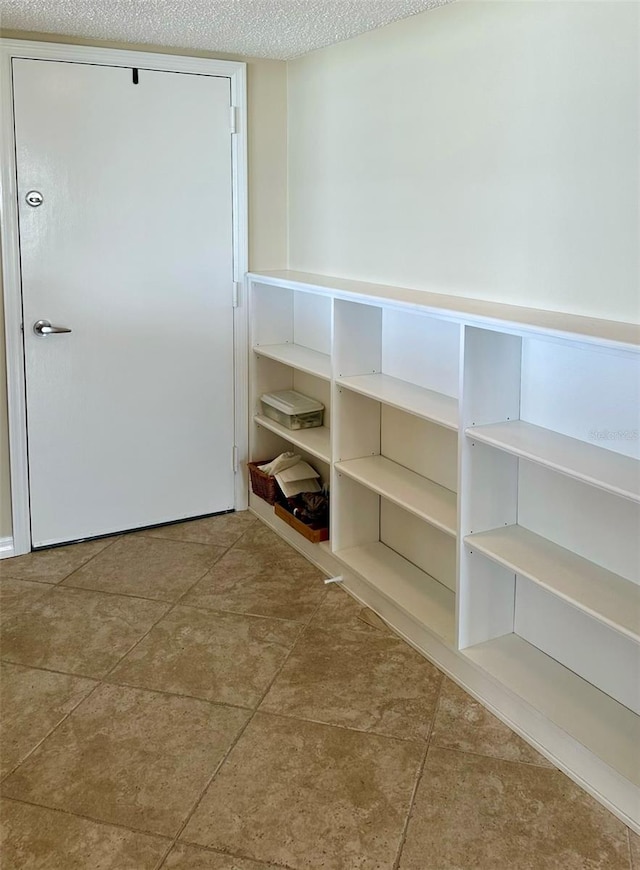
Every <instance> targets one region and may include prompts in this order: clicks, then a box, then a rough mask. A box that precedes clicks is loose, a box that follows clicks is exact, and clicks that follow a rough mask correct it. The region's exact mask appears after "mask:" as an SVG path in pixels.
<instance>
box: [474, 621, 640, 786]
mask: <svg viewBox="0 0 640 870" xmlns="http://www.w3.org/2000/svg"><path fill="white" fill-rule="evenodd" d="M463 652H464V655H465V656H466V657H467V658H469V659H470V660H471V661H473V662H475V664H477V665H479V666H480V667H481V668H483V669H484V670H485V671H487V672H488V673H490V674H491V676H493V677H494V678H495V679H497V680H498V681H499V682H500V683H502V684H503V685H505V686H506V687H507V688H509V689H510V690H511V691H512V692H513V693H514V694H516V695H518V696H520V697H521V698H523V699H524V700H525V701H527V702H528V703H529V704H531V705H532V706H533V707H534V708H535V709H536V710H538V711H539V712H540V713H541V714H542V715H543V716H546V717H547V718H548V719H550V720H551V721H552V722H554V723H555V724H556V725H558V726H559V727H560V728H562V729H563V730H564V731H566V732H567V733H568V734H570V735H571V736H572V737H573V738H574V739H576V740H577V741H578V742H580V743H581V744H582V745H583V746H585V747H587V749H589V750H591V751H592V752H593V753H594V754H595V755H596V756H598V757H599V758H601V759H602V760H603V761H605V762H606V763H607V764H609V765H610V766H611V767H612V768H613V769H614V770H616V771H617V772H618V773H620V774H621V775H622V776H624V777H625V778H627V779H629V780H630V781H631V782H633V783H634V784H635V785H640V752H638V747H639V746H640V718H639V717H638V716H636V715H634V713H632V712H631V711H630V710H629V709H627V708H626V707H624V706H623V705H622V704H619V703H618V702H617V701H614V700H613V699H612V698H610V697H609V696H608V695H605V694H604V692H601V691H600V690H599V689H596V688H595V686H592V685H591V683H588V682H587V681H586V680H583V679H582V678H581V677H579V676H577V675H576V674H574V673H573V672H572V671H570V670H569V669H568V668H565V667H564V666H563V665H561V664H559V663H558V662H557V661H555V659H552V658H551V657H550V656H548V655H545V653H543V652H540V650H538V649H537V648H536V647H534V646H532V645H531V644H529V643H527V641H525V640H523V639H522V638H520V637H518V636H517V635H515V634H507V635H504V636H503V637H499V638H496V639H495V640H490V641H486V642H485V643H482V644H478V645H477V646H473V647H470V648H468V649H466V650H464V651H463Z"/></svg>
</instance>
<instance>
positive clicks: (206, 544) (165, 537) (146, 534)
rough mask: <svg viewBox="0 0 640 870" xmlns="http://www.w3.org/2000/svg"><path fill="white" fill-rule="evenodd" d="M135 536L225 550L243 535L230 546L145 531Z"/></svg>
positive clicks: (233, 543)
mask: <svg viewBox="0 0 640 870" xmlns="http://www.w3.org/2000/svg"><path fill="white" fill-rule="evenodd" d="M223 516H224V514H223ZM203 519H206V517H203ZM181 522H197V520H182V521H181ZM174 525H179V523H175V524H174ZM136 534H137V535H139V536H140V537H141V538H151V539H152V540H154V541H171V543H173V544H199V545H200V546H201V547H227V549H229V548H230V547H235V545H236V544H237V543H238V541H239V540H240V538H241V537H242V535H244V532H242V535H240V537H238V538H236V540H235V541H232V543H231V544H219V543H216V541H190V540H189V539H188V538H172V537H169V536H168V535H160V534H155V535H150V534H149V532H148V531H146V530H145V531H141V532H136Z"/></svg>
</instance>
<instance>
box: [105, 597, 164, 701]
mask: <svg viewBox="0 0 640 870" xmlns="http://www.w3.org/2000/svg"><path fill="white" fill-rule="evenodd" d="M163 603H167V602H163ZM174 607H175V603H174V604H169V605H168V607H167V609H166V610H165V611H164V613H162V614H160V616H159V617H158V618H157V619H156V620H155V621H154V622H153V623H152V624H151V625H150V626H149V628H148V629H147V630H146V631H145V633H144V634H143V635H141V636H140V637H139V638H138V639H137V640H136V641H134V643H132V644H131V646H130V647H129V648H128V649H127V650H126V651H125V653H124V655H122V656H120V658H119V659H118V661H117V662H115V664H114V665H113V666H112V667H111V668H109V670H107V671H105V673H104V674H102V676H101V677H100V679H101V680H102V681H103V682H104V681H105V680H106V679H107V678H108V677H110V676H111V674H112V673H113V671H115V669H116V668H117V667H118V665H120V664H122V662H123V660H124V659H125V658H126V657H127V656H128V655H129V654H130V653H132V652H133V650H134V649H135V648H136V647H137V646H138V644H140V643H142V641H143V640H144V639H145V638H146V637H147V636H148V635H149V634H150V633H151V631H153V629H154V628H155V627H156V625H158V623H159V622H161V621H162V620H163V619H164V618H165V616H168V615H169V614H170V613H171V611H172V610H173V609H174ZM107 685H108V684H107Z"/></svg>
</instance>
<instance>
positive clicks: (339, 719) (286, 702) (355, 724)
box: [260, 626, 442, 740]
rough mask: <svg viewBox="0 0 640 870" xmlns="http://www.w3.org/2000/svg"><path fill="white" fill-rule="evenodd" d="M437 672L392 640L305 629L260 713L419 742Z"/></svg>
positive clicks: (376, 634) (427, 725) (372, 633)
mask: <svg viewBox="0 0 640 870" xmlns="http://www.w3.org/2000/svg"><path fill="white" fill-rule="evenodd" d="M441 681H442V674H441V673H440V671H438V670H437V669H436V668H435V667H434V666H433V665H432V664H431V663H430V662H428V661H427V660H426V659H425V658H424V657H423V656H421V655H419V654H418V653H417V652H416V651H415V650H413V649H411V647H410V646H409V645H408V644H406V643H405V642H404V641H402V640H400V639H399V638H396V637H393V636H392V635H389V634H385V633H383V632H380V631H377V630H376V629H370V630H369V631H368V632H365V631H361V630H358V631H351V629H342V630H340V629H337V628H336V629H335V630H334V631H327V630H326V629H322V628H313V627H312V626H308V627H307V629H306V630H305V631H304V633H303V635H302V637H301V638H300V640H299V641H298V643H297V644H296V647H295V649H294V651H293V652H292V654H291V656H290V657H289V659H288V660H287V663H286V664H285V666H284V668H283V669H282V671H281V673H280V674H279V676H278V677H277V679H276V681H275V682H274V684H273V686H272V687H271V689H270V690H269V693H268V694H267V696H266V698H265V700H264V701H263V703H262V705H261V708H260V709H261V710H265V711H270V712H272V713H281V714H283V715H289V716H300V717H302V718H305V719H312V720H314V721H316V722H325V723H327V724H329V725H343V726H345V727H347V728H357V729H359V730H362V731H372V732H374V733H376V734H385V735H387V736H388V737H398V738H400V739H402V740H426V739H427V738H428V737H429V733H430V731H431V723H432V721H433V716H434V713H435V708H436V701H437V699H438V693H439V691H440V683H441Z"/></svg>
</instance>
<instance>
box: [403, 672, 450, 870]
mask: <svg viewBox="0 0 640 870" xmlns="http://www.w3.org/2000/svg"><path fill="white" fill-rule="evenodd" d="M444 682H445V675H444V673H443V672H442V671H440V686H439V687H438V696H437V698H436V702H435V704H434V705H433V715H432V717H431V727H430V728H429V737H428V739H427V740H426V741H425V747H424V755H423V756H422V761H421V763H420V767H419V769H418V774H417V776H416V779H415V782H414V784H413V789H412V791H411V798H410V800H409V806H408V807H407V812H406V815H405V819H404V824H403V826H402V832H401V835H400V842H399V843H398V851H397V852H396V857H395V860H394V862H393V870H399V867H400V862H401V860H402V853H403V852H404V847H405V843H406V841H407V833H408V831H409V822H410V821H411V816H412V814H413V808H414V805H415V802H416V795H417V794H418V788H419V787H420V783H421V782H422V776H423V774H424V769H425V767H426V765H427V757H428V755H429V748H430V746H431V740H432V738H433V731H434V728H435V724H436V718H437V716H438V712H439V710H440V701H441V699H442V692H443V687H444Z"/></svg>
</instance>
